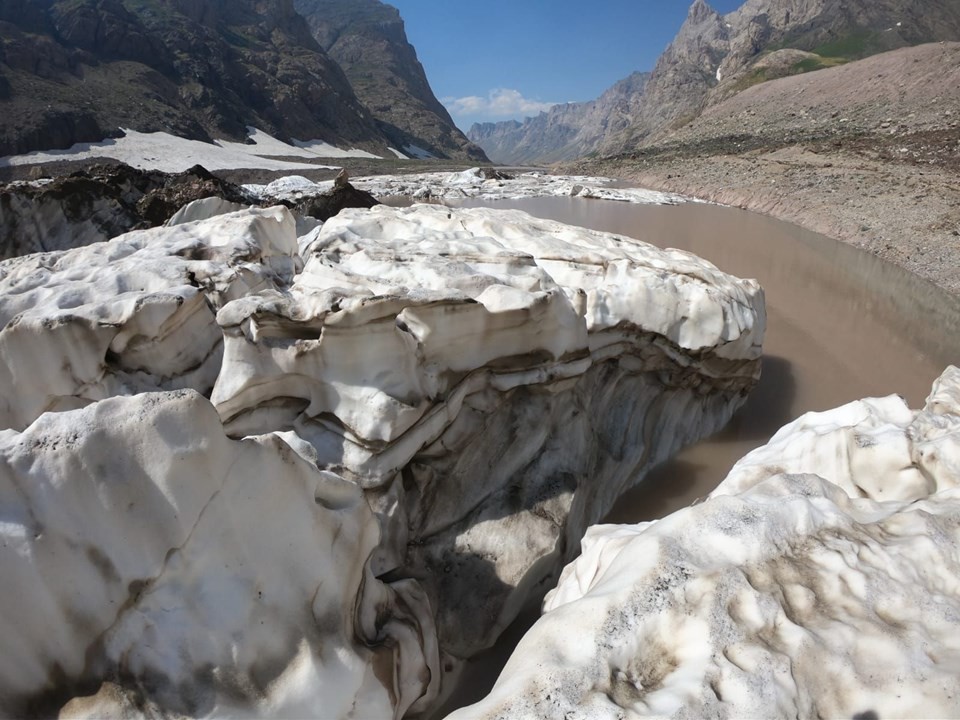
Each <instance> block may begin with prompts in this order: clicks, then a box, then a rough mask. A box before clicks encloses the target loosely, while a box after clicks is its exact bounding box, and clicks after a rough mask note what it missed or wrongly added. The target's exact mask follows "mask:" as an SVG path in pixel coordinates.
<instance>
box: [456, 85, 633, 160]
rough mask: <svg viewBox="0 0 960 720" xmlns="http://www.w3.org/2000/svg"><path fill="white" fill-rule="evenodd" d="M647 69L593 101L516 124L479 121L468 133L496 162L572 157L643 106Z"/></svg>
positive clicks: (629, 120)
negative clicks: (645, 71)
mask: <svg viewBox="0 0 960 720" xmlns="http://www.w3.org/2000/svg"><path fill="white" fill-rule="evenodd" d="M649 77H650V75H649V73H639V72H638V73H633V74H632V75H630V76H629V77H627V78H625V79H623V80H621V81H620V82H618V83H617V84H616V85H614V86H613V87H612V88H610V89H609V90H607V91H606V92H605V93H604V94H603V95H602V96H600V98H598V99H597V100H592V101H590V102H583V103H567V104H565V105H555V106H554V107H552V108H550V109H549V110H548V111H547V112H542V113H540V114H539V115H537V116H536V117H533V118H527V119H526V120H525V121H524V122H522V123H519V122H517V121H515V120H508V121H506V122H499V123H477V124H474V126H473V127H472V128H470V131H469V132H468V133H467V137H469V138H470V139H471V140H472V141H473V142H475V143H477V144H478V145H480V146H481V147H482V148H483V149H484V150H485V151H486V152H487V155H489V156H490V159H491V160H493V161H494V162H499V163H507V164H510V163H538V162H539V163H542V162H556V161H559V160H571V159H573V158H577V157H582V156H583V155H586V154H588V153H590V152H591V151H592V150H593V149H594V148H596V146H597V144H598V143H599V142H600V141H601V140H602V138H603V137H605V136H607V135H615V134H617V133H619V132H622V131H623V130H625V129H626V128H627V127H629V126H630V125H631V123H632V121H633V118H634V117H635V115H636V113H637V111H638V109H639V108H640V107H641V105H642V102H643V97H644V90H645V88H646V84H647V79H648V78H649Z"/></svg>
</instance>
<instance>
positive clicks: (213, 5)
mask: <svg viewBox="0 0 960 720" xmlns="http://www.w3.org/2000/svg"><path fill="white" fill-rule="evenodd" d="M0 43H2V45H0V107H2V109H3V112H2V114H0V155H9V154H16V153H23V152H27V151H30V150H35V149H48V148H63V147H69V146H70V145H71V144H73V143H76V142H86V141H97V140H101V139H102V138H104V137H106V136H111V135H115V134H116V133H117V131H118V128H121V127H128V128H133V129H135V130H140V131H166V132H169V133H172V134H176V135H179V136H182V137H187V138H193V139H202V140H209V139H210V138H232V139H236V140H245V139H246V137H247V127H248V126H255V127H258V128H260V129H262V130H265V131H267V132H268V133H270V134H271V135H274V136H276V137H278V138H280V139H283V140H290V139H292V138H296V139H301V140H312V139H322V140H325V141H327V142H329V143H332V144H334V145H340V146H353V145H357V146H364V147H366V148H372V149H377V150H379V151H380V152H385V151H386V146H387V144H389V142H390V140H389V139H388V138H387V137H386V136H385V135H384V134H383V133H382V132H381V130H380V128H379V127H378V126H377V124H376V122H375V121H374V120H373V118H372V117H371V116H370V114H369V112H368V111H367V109H366V108H365V107H364V106H363V105H362V103H361V102H360V101H359V100H358V99H357V97H356V95H355V94H354V92H353V89H352V88H351V86H350V83H349V81H348V80H347V78H346V76H345V75H344V74H343V71H342V70H341V69H340V67H339V66H338V65H337V63H336V62H334V61H333V60H332V59H331V58H330V57H329V56H328V55H327V54H326V53H325V52H324V51H323V49H322V48H321V47H320V46H319V45H318V44H317V42H316V40H315V39H314V38H313V36H312V35H311V33H310V31H309V28H308V27H307V25H306V22H305V21H304V19H303V18H302V17H301V16H300V15H298V14H297V13H296V12H295V10H294V7H293V4H292V0H256V1H255V0H236V1H231V2H226V1H225V0H169V1H161V0H11V2H4V3H2V6H0Z"/></svg>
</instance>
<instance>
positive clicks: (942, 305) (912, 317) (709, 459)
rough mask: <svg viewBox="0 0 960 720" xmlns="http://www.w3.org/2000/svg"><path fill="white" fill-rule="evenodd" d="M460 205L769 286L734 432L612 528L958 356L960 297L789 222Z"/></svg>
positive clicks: (500, 656)
mask: <svg viewBox="0 0 960 720" xmlns="http://www.w3.org/2000/svg"><path fill="white" fill-rule="evenodd" d="M458 204H459V205H461V206H464V207H494V208H509V209H518V210H523V211H525V212H528V213H530V214H531V215H535V216H537V217H541V218H549V219H552V220H557V221H560V222H564V223H569V224H572V225H578V226H581V227H587V228H591V229H594V230H601V231H605V232H611V233H616V234H618V235H623V236H628V237H632V238H636V239H638V240H642V241H644V242H648V243H651V244H653V245H657V246H659V247H662V248H678V249H681V250H688V251H690V252H692V253H695V254H696V255H699V256H700V257H703V258H705V259H707V260H709V261H710V262H712V263H713V264H714V265H716V266H717V267H718V268H720V269H721V270H724V271H725V272H728V273H731V274H733V275H737V276H739V277H750V278H756V279H757V280H759V281H760V283H761V285H763V288H764V291H765V294H766V303H767V332H766V339H765V342H764V359H763V374H762V377H761V380H760V383H759V385H758V386H757V388H756V389H755V390H754V392H753V393H752V395H751V396H750V398H749V400H748V401H747V403H746V404H745V405H744V406H743V408H741V409H740V411H739V412H738V413H737V414H736V416H735V417H734V419H733V420H732V421H731V423H730V424H729V425H728V426H727V428H726V429H724V430H723V431H721V432H720V433H719V434H717V435H715V436H714V437H712V438H710V439H708V440H705V441H703V442H701V443H698V444H696V445H694V446H692V447H689V448H687V449H686V450H683V451H682V452H680V453H679V454H678V455H677V456H676V457H675V458H674V459H673V460H671V461H669V462H667V463H665V464H663V465H661V466H659V467H658V468H656V469H655V470H654V471H653V472H651V473H650V474H649V475H647V476H646V478H644V479H643V481H642V482H641V483H640V484H639V485H637V486H636V487H635V488H633V489H632V490H630V491H628V492H627V493H626V494H624V495H623V496H622V497H621V498H620V500H619V502H618V503H617V505H616V506H615V507H614V508H613V510H612V511H611V512H610V514H609V515H608V516H607V518H606V519H605V522H611V523H636V522H640V521H644V520H653V519H657V518H661V517H663V516H665V515H667V514H669V513H671V512H673V511H675V510H678V509H680V508H683V507H686V506H687V505H690V504H691V503H692V502H694V501H695V500H697V499H698V498H700V497H703V496H704V495H707V494H708V493H709V492H710V491H711V490H713V489H714V488H715V487H716V486H717V484H718V483H719V482H720V481H721V480H722V479H723V478H724V477H725V476H726V474H727V472H728V471H729V470H730V467H731V466H732V465H733V464H734V463H735V462H736V461H737V460H739V459H740V458H741V457H743V456H744V455H745V454H746V453H748V452H749V451H750V450H753V449H754V448H756V447H759V446H760V445H763V444H764V443H765V442H766V441H767V440H768V439H769V438H770V436H771V435H773V433H774V432H776V431H777V430H778V429H779V428H780V427H782V426H783V425H785V424H786V423H788V422H790V421H791V420H793V419H795V418H797V417H798V416H800V415H802V414H803V413H805V412H808V411H818V410H827V409H830V408H833V407H837V406H838V405H841V404H843V403H846V402H850V401H852V400H857V399H860V398H863V397H875V396H883V395H890V394H894V393H896V394H899V395H902V396H903V397H905V398H906V399H907V400H908V402H909V403H910V406H911V407H914V408H919V407H921V406H922V405H923V402H924V399H925V398H926V396H927V394H928V393H929V391H930V386H931V384H932V382H933V381H934V379H936V377H937V376H938V375H939V374H940V373H941V372H942V371H943V369H944V368H945V367H946V366H947V365H949V364H960V299H958V298H955V297H953V296H951V295H948V294H947V293H945V292H944V291H942V290H940V289H939V288H937V287H936V286H934V285H932V284H930V283H928V282H927V281H925V280H923V279H921V278H919V277H917V276H915V275H913V274H911V273H908V272H906V271H905V270H902V269H900V268H898V267H896V266H893V265H890V264H888V263H886V262H884V261H881V260H879V259H878V258H876V257H874V256H873V255H869V254H866V253H864V252H862V251H860V250H858V249H856V248H854V247H852V246H849V245H845V244H843V243H839V242H837V241H835V240H832V239H830V238H827V237H825V236H822V235H818V234H816V233H813V232H809V231H807V230H804V229H803V228H800V227H798V226H796V225H792V224H790V223H786V222H782V221H779V220H775V219H773V218H770V217H766V216H763V215H757V214H754V213H749V212H746V211H743V210H738V209H735V208H727V207H720V206H716V205H708V204H699V203H687V204H682V205H672V206H658V205H635V204H628V203H621V202H613V201H603V200H585V199H581V198H556V197H547V198H527V199H523V200H500V201H480V200H468V201H464V202H462V203H458ZM957 272H960V268H958V269H957ZM536 617H537V612H536V608H532V609H531V610H529V611H528V612H527V613H525V614H524V615H523V616H521V617H520V618H519V619H518V620H517V622H515V623H514V625H512V626H511V628H510V629H509V630H508V631H507V632H506V633H505V635H504V637H503V638H502V639H501V641H500V642H498V643H497V645H496V646H495V647H493V648H491V649H490V650H488V651H486V652H484V653H481V654H480V655H479V656H477V657H476V658H474V659H473V660H471V662H470V663H469V666H468V668H467V669H466V672H465V674H464V676H463V679H462V682H461V683H460V686H459V687H458V689H457V690H456V691H455V693H454V696H453V697H452V698H451V699H450V701H449V702H447V703H446V704H445V705H444V706H443V708H442V709H441V711H440V712H439V713H438V714H437V715H436V717H443V716H444V715H445V714H446V713H447V712H451V711H452V710H453V709H455V708H456V707H460V706H463V705H466V704H470V703H472V702H476V701H477V700H479V699H481V698H482V697H483V696H484V695H485V694H486V693H487V692H488V691H489V689H490V687H492V684H493V682H494V681H495V680H496V677H497V675H498V674H499V671H500V669H501V668H502V667H503V664H504V663H505V662H506V660H507V658H508V657H509V655H510V652H511V651H512V649H513V647H514V646H515V644H516V643H517V642H518V641H519V639H520V637H521V636H522V634H523V632H524V631H525V630H526V628H528V627H529V626H530V625H531V624H532V623H533V622H534V621H535V620H536Z"/></svg>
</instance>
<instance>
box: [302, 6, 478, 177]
mask: <svg viewBox="0 0 960 720" xmlns="http://www.w3.org/2000/svg"><path fill="white" fill-rule="evenodd" d="M294 6H295V7H296V9H297V11H298V12H299V13H300V14H301V15H303V16H304V18H306V20H307V23H308V24H309V26H310V30H311V31H312V32H313V36H314V37H315V38H316V40H317V42H319V44H320V45H321V47H323V49H324V50H325V51H326V52H327V53H328V54H329V55H330V57H331V58H333V59H334V60H335V61H336V62H337V63H338V64H339V65H340V67H341V68H343V71H344V72H345V73H346V75H347V78H349V80H350V83H351V84H352V86H353V89H354V91H355V92H356V93H357V96H358V97H359V98H360V100H361V101H362V102H363V103H364V104H365V105H366V106H367V107H368V108H369V109H370V112H371V113H372V115H373V117H374V118H375V120H376V122H377V126H378V127H379V129H380V131H381V132H382V133H383V134H384V135H386V136H387V137H388V138H389V139H390V141H391V142H392V144H393V145H392V146H393V147H395V148H397V149H398V150H401V151H403V152H405V153H406V154H407V155H411V156H424V155H426V154H427V153H429V154H430V155H433V156H435V157H443V158H463V159H471V160H478V161H486V160H487V158H486V156H485V155H484V153H483V150H481V149H480V148H479V147H477V146H476V145H474V144H472V143H471V142H470V141H469V140H467V138H466V137H465V136H464V134H463V133H462V132H460V130H459V129H458V128H457V126H456V125H455V124H454V122H453V119H452V118H451V117H450V114H449V113H448V112H447V110H446V108H445V107H444V106H443V105H441V104H440V101H439V100H437V98H436V96H435V95H434V94H433V90H431V89H430V83H429V82H428V81H427V76H426V73H425V72H424V70H423V66H422V65H421V64H420V61H419V59H418V58H417V51H416V50H415V49H414V47H413V46H412V45H411V44H410V42H409V41H408V40H407V35H406V31H405V29H404V25H403V20H402V19H401V17H400V13H399V12H398V11H397V9H396V8H394V7H392V6H390V5H386V4H384V3H382V2H380V0H294Z"/></svg>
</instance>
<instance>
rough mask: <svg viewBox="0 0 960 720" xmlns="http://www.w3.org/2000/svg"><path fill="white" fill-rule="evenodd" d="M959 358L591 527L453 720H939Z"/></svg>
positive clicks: (949, 689)
mask: <svg viewBox="0 0 960 720" xmlns="http://www.w3.org/2000/svg"><path fill="white" fill-rule="evenodd" d="M958 451H960V370H958V369H957V368H955V367H951V368H948V369H947V371H946V372H945V373H944V374H943V375H942V377H941V378H939V379H938V380H937V382H936V383H935V384H934V386H933V390H932V392H931V394H930V397H929V398H928V400H927V404H926V406H925V407H924V408H923V409H922V410H920V411H918V412H913V411H911V410H909V409H908V408H907V407H906V405H905V403H904V402H903V400H902V399H901V398H899V397H896V396H891V397H887V398H880V399H871V400H863V401H858V402H854V403H851V404H849V405H846V406H843V407H841V408H838V409H836V410H833V411H829V412H823V413H811V414H808V415H805V416H803V417H801V418H800V419H798V420H796V421H795V422H793V423H791V424H790V425H787V426H786V427H784V428H783V429H782V430H781V431H780V432H778V433H777V434H776V435H775V436H774V437H773V438H772V439H771V441H770V442H769V444H767V445H766V446H764V447H762V448H759V449H758V450H756V451H754V452H752V453H750V454H749V455H747V456H746V457H745V458H744V459H743V460H742V461H740V462H739V463H738V464H737V465H736V466H734V468H733V470H732V471H731V473H730V475H729V476H728V477H727V479H726V480H725V481H724V482H723V483H721V485H720V486H719V487H718V488H717V490H716V491H715V492H713V493H712V494H711V496H710V497H709V498H708V499H707V500H706V501H705V502H703V503H702V504H700V505H696V506H694V507H690V508H687V509H684V510H681V511H679V512H677V513H675V514H673V515H671V516H669V517H666V518H664V519H662V520H659V521H656V522H652V523H644V524H640V525H635V526H597V527H594V528H591V529H590V530H589V531H588V532H587V534H586V537H585V538H584V540H583V554H582V555H581V556H580V557H579V558H578V559H577V560H576V561H575V562H574V563H572V564H570V565H568V566H567V568H566V569H565V570H564V572H563V575H562V578H561V580H560V583H559V586H558V587H557V588H556V590H554V591H553V592H552V593H551V595H550V596H549V597H548V599H547V601H546V603H545V608H544V609H545V611H546V614H545V615H544V616H543V617H542V618H541V619H540V620H539V621H538V622H537V624H536V625H534V627H533V628H532V630H531V631H530V632H529V633H528V634H527V635H526V636H525V637H524V639H523V640H522V641H521V643H520V645H519V646H518V647H517V649H516V652H515V653H514V654H513V657H512V658H511V660H510V661H509V663H508V664H507V666H506V668H505V669H504V671H503V673H502V675H501V677H500V679H499V681H498V683H497V685H496V687H495V688H494V690H493V691H492V693H491V694H490V695H489V696H488V697H487V698H486V699H485V700H483V701H482V702H481V703H479V704H478V705H475V706H472V707H469V708H465V709H464V710H462V711H461V712H459V713H455V714H454V715H453V716H452V717H457V718H499V717H511V718H569V717H578V718H641V717H672V718H703V717H768V718H769V717H847V718H850V717H852V718H883V717H956V716H957V713H958V711H960V699H958V698H960V695H958V693H960V680H958V677H960V674H958V671H960V646H958V644H957V642H956V627H957V622H958V618H960V600H958V598H960V594H958V589H960V588H958V564H960V552H958V547H960V489H958V486H960V461H958V457H960V455H958Z"/></svg>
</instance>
